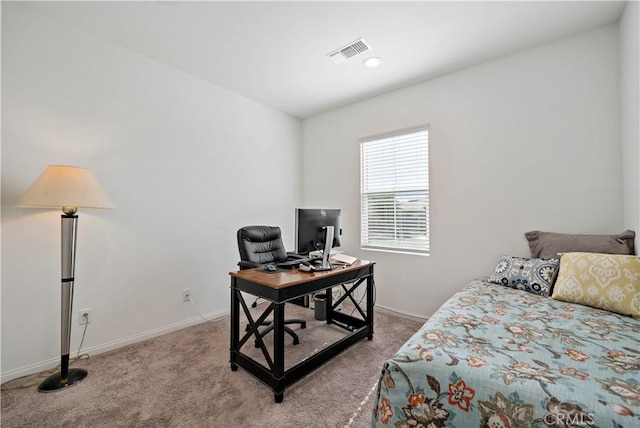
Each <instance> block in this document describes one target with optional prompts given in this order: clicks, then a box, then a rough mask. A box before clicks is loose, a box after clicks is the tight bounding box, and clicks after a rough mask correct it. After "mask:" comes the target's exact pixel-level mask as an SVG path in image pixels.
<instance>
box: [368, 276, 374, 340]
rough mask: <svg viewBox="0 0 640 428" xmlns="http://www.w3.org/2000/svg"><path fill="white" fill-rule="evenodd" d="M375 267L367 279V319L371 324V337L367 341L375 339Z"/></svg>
mask: <svg viewBox="0 0 640 428" xmlns="http://www.w3.org/2000/svg"><path fill="white" fill-rule="evenodd" d="M373 286H374V283H373V266H371V274H370V275H369V277H368V278H367V318H368V322H369V335H368V336H367V339H369V340H372V339H373Z"/></svg>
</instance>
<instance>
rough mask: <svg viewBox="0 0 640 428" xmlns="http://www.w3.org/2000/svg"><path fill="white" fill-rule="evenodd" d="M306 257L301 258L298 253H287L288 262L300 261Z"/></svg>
mask: <svg viewBox="0 0 640 428" xmlns="http://www.w3.org/2000/svg"><path fill="white" fill-rule="evenodd" d="M306 258H307V256H303V255H301V254H298V253H294V252H293V251H288V252H287V259H288V260H300V259H306Z"/></svg>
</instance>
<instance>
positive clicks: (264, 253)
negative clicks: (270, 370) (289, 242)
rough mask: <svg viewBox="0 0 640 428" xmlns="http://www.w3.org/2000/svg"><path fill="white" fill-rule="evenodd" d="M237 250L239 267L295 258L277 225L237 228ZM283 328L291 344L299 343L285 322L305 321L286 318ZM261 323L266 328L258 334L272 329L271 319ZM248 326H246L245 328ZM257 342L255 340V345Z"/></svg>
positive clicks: (249, 267)
mask: <svg viewBox="0 0 640 428" xmlns="http://www.w3.org/2000/svg"><path fill="white" fill-rule="evenodd" d="M238 250H239V252H240V261H239V262H238V266H240V269H252V268H256V267H261V266H265V265H267V264H270V263H273V264H278V263H285V262H287V261H292V260H295V259H296V258H297V257H296V256H295V255H293V254H287V252H286V251H285V249H284V244H283V243H282V233H281V232H280V228H279V227H277V226H246V227H243V228H241V229H239V230H238ZM284 323H285V327H284V330H285V331H286V332H287V333H289V334H290V335H291V337H293V344H294V345H297V344H298V343H300V340H299V339H298V335H297V334H296V333H295V332H294V331H293V330H292V329H291V328H289V327H287V326H286V325H287V324H300V326H301V328H307V322H306V321H305V320H301V319H287V320H285V321H284ZM261 325H263V326H267V328H265V329H263V330H262V331H260V336H261V337H264V335H265V334H267V333H269V332H270V331H271V330H273V327H274V325H273V321H265V322H263V323H262V324H261ZM248 329H249V326H247V330H248ZM258 346H259V344H258V343H257V341H256V347H258Z"/></svg>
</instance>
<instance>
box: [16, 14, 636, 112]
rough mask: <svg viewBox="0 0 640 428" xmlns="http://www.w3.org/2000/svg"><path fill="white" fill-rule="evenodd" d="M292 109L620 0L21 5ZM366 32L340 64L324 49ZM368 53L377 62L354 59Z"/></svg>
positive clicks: (577, 28) (578, 25)
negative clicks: (360, 45) (362, 48)
mask: <svg viewBox="0 0 640 428" xmlns="http://www.w3.org/2000/svg"><path fill="white" fill-rule="evenodd" d="M23 4H25V5H27V6H28V7H29V8H32V9H34V10H37V11H40V12H42V13H44V14H46V15H48V16H50V17H52V18H54V19H57V20H60V21H63V22H65V23H67V24H69V25H72V26H74V27H76V28H78V29H82V30H84V31H86V32H88V33H92V34H95V35H98V36H100V37H102V38H105V39H108V40H110V41H112V42H114V43H116V44H118V45H121V46H123V47H126V48H128V49H131V50H133V51H135V52H138V53H140V54H142V55H146V56H148V57H151V58H155V59H156V60H158V61H161V62H163V63H165V64H168V65H171V66H173V67H175V68H177V69H180V70H182V71H184V72H186V73H189V74H191V75H193V76H197V77H199V78H202V79H204V80H206V81H208V82H211V83H213V84H215V85H218V86H221V87H224V88H227V89H229V90H231V91H234V92H236V93H238V94H241V95H244V96H246V97H248V98H251V99H254V100H256V101H259V102H261V103H263V104H266V105H269V106H272V107H273V108H275V109H277V110H280V111H282V112H285V113H288V114H290V115H292V116H295V117H298V118H306V117H310V116H313V115H315V114H318V113H321V112H324V111H327V110H331V109H334V108H336V107H340V106H343V105H346V104H350V103H353V102H356V101H359V100H362V99H366V98H369V97H371V96H375V95H379V94H382V93H385V92H388V91H391V90H395V89H398V88H401V87H404V86H408V85H411V84H414V83H417V82H420V81H423V80H427V79H432V78H435V77H438V76H442V75H444V74H447V73H451V72H454V71H457V70H460V69H464V68H467V67H470V66H473V65H475V64H479V63H482V62H485V61H489V60H492V59H495V58H498V57H501V56H504V55H507V54H510V53H513V52H517V51H520V50H523V49H526V48H529V47H532V46H535V45H538V44H541V43H545V42H548V41H551V40H554V39H558V38H562V37H565V36H568V35H571V34H575V33H578V32H581V31H586V30H589V29H592V28H596V27H599V26H602V25H606V24H609V23H613V22H617V21H618V19H619V17H620V15H621V14H622V12H623V10H624V6H625V2H615V1H602V2H597V1H586V2H578V1H566V2H564V1H549V2H538V1H526V2H512V1H497V2H488V1H470V2H443V1H439V2H438V1H413V2H398V1H389V2H379V1H375V2H368V1H350V2H328V1H318V2H310V1H294V2H275V1H273V2H272V1H258V2H245V1H235V2H231V1H229V2H218V1H208V2H207V1H195V2H186V1H185V2H181V1H176V2H165V1H143V2H109V1H105V2H29V3H23ZM359 37H362V38H364V39H365V40H366V41H367V42H368V43H369V45H370V46H371V48H372V50H370V51H368V52H365V53H363V54H360V55H357V56H355V57H353V58H351V59H349V60H348V61H346V62H344V63H342V64H336V63H334V62H333V61H332V60H331V59H330V58H329V57H328V56H327V54H329V53H330V52H332V51H334V50H335V49H338V48H341V47H343V46H344V45H346V44H348V43H350V42H352V41H354V40H356V39H357V38H359ZM369 56H377V57H379V58H381V59H382V61H383V62H382V64H381V65H380V66H379V67H377V68H367V67H364V66H363V64H362V62H363V60H364V59H366V58H368V57H369Z"/></svg>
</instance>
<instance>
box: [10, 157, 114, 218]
mask: <svg viewBox="0 0 640 428" xmlns="http://www.w3.org/2000/svg"><path fill="white" fill-rule="evenodd" d="M16 206H17V207H25V208H62V207H76V208H94V209H110V208H114V206H113V203H112V202H111V199H109V196H107V193H106V192H105V191H104V189H103V188H102V186H101V185H100V183H98V180H96V177H95V176H94V175H93V173H92V172H91V170H89V169H87V168H79V167H75V166H62V165H50V166H48V167H47V169H45V170H44V172H43V173H42V174H41V175H40V177H38V179H37V180H36V181H35V183H33V184H32V185H31V187H29V188H28V189H27V191H26V192H25V193H24V195H22V197H21V198H20V199H19V200H18V203H17V204H16Z"/></svg>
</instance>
